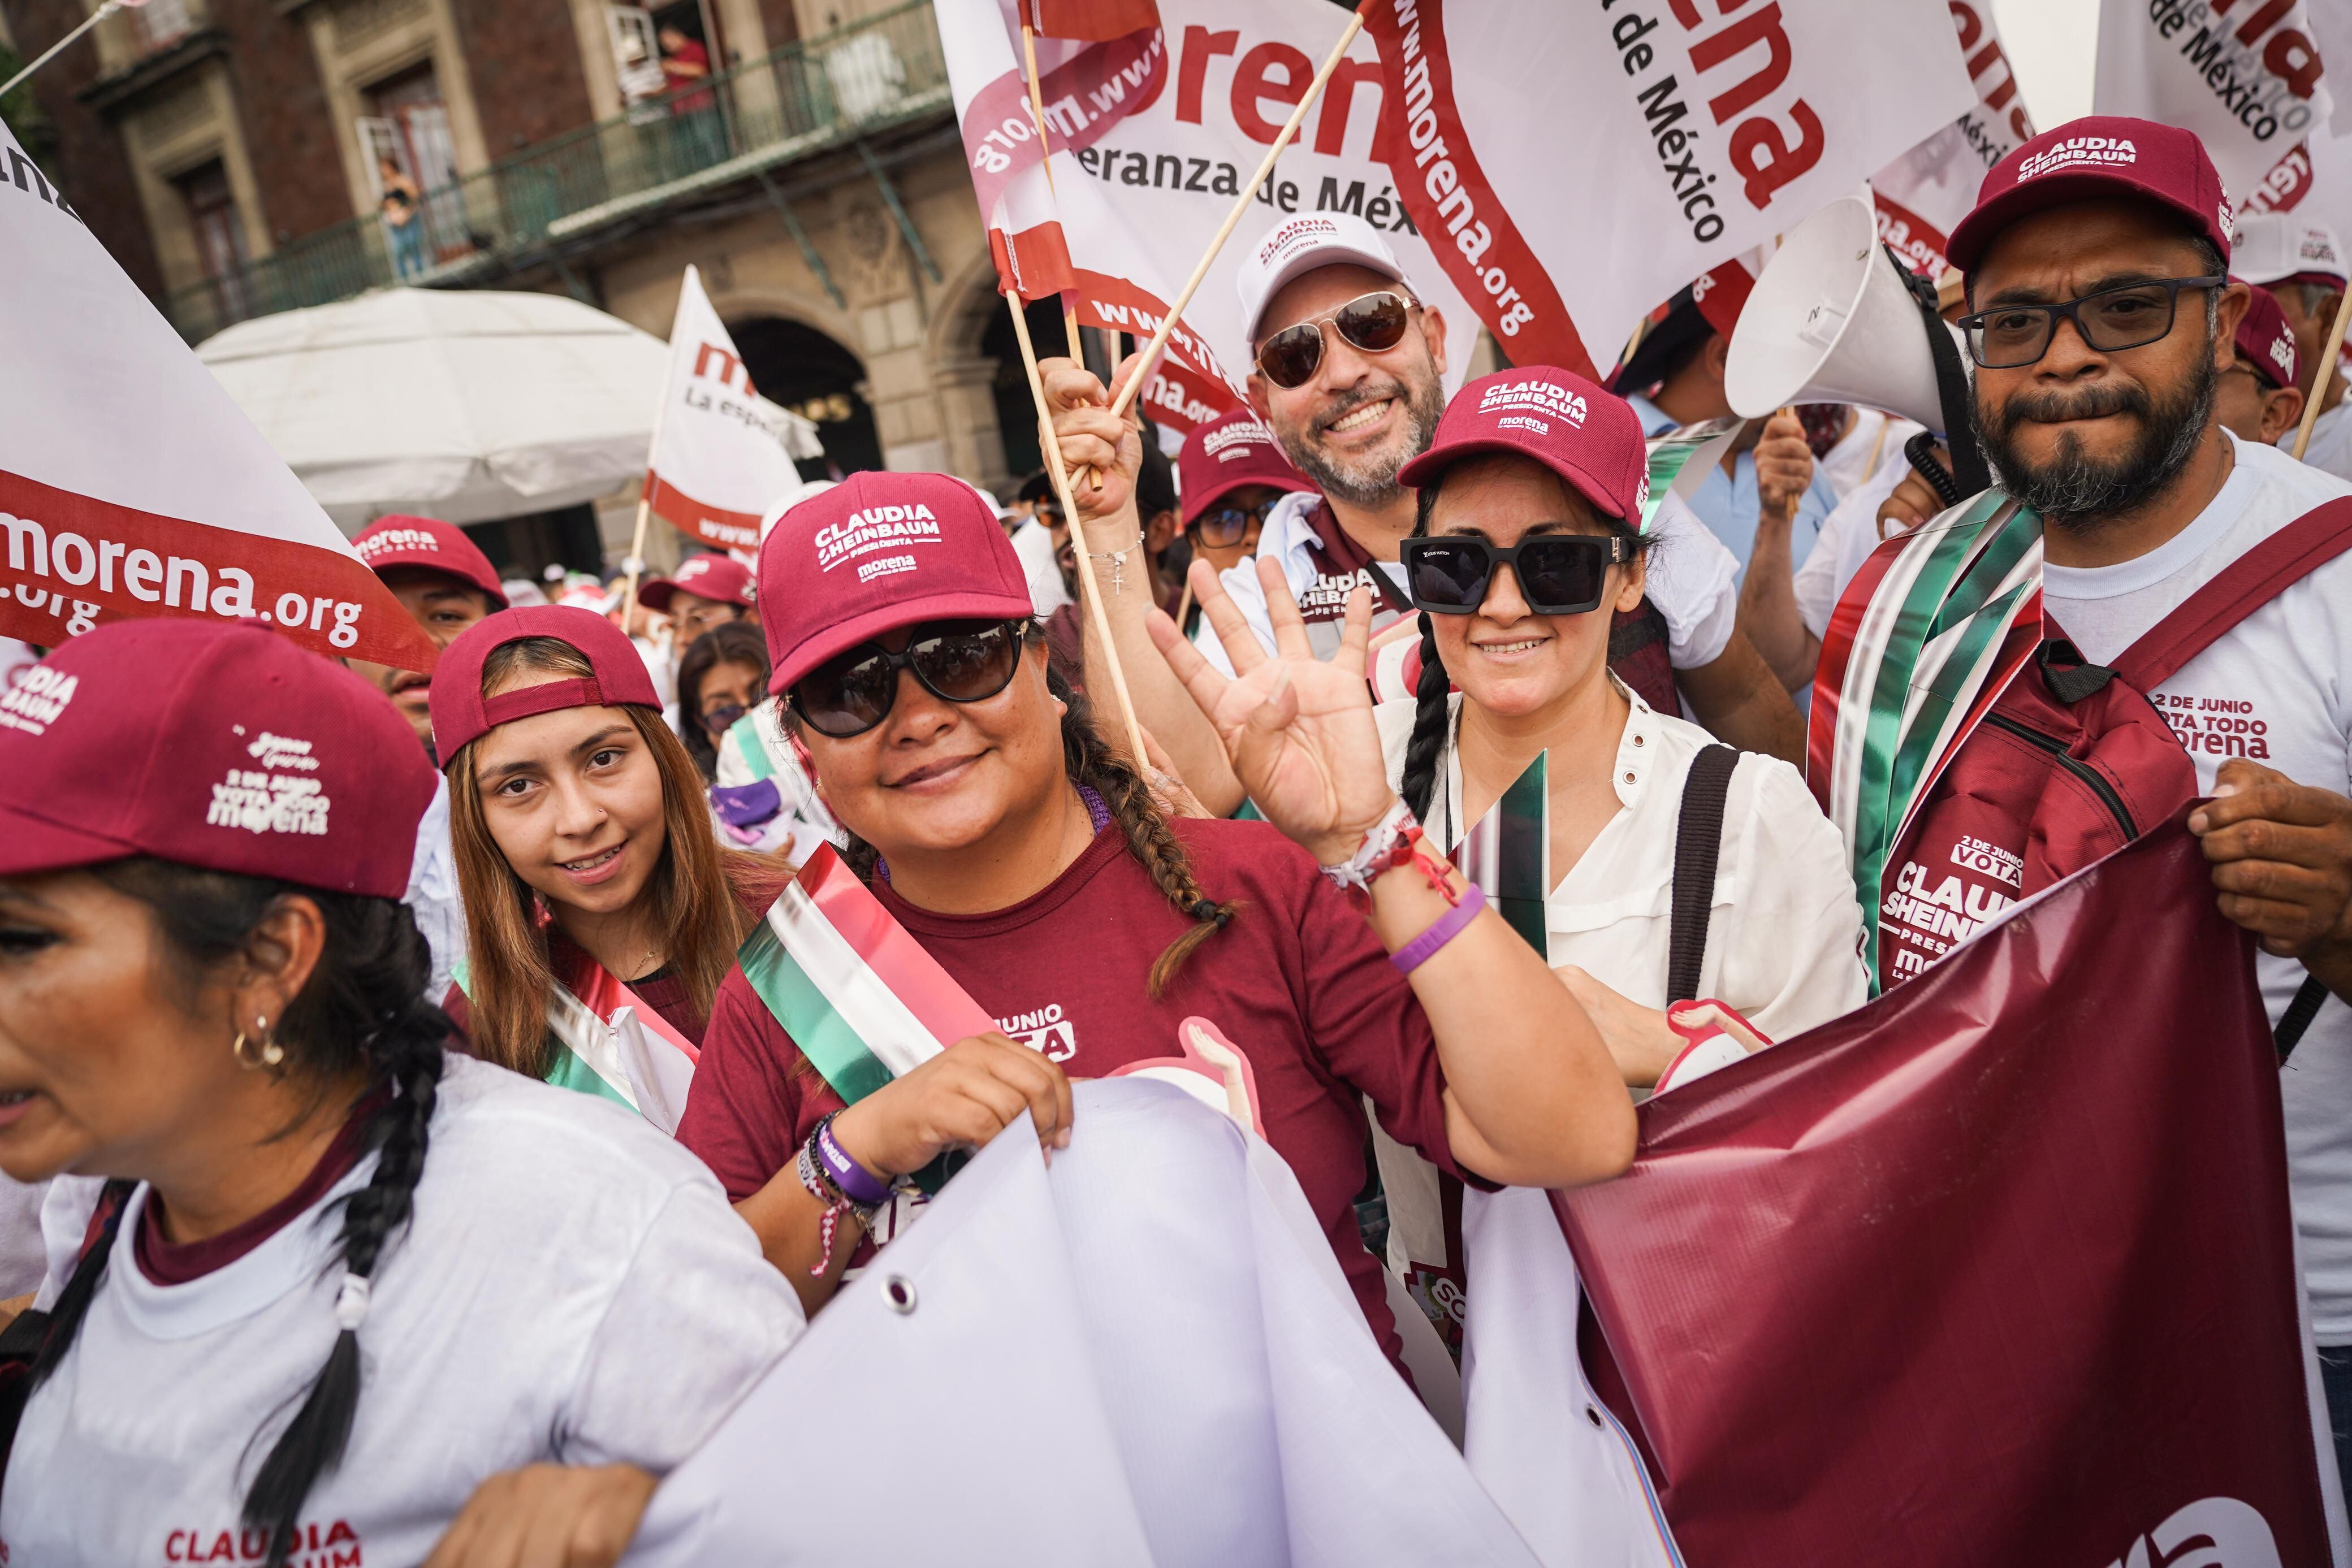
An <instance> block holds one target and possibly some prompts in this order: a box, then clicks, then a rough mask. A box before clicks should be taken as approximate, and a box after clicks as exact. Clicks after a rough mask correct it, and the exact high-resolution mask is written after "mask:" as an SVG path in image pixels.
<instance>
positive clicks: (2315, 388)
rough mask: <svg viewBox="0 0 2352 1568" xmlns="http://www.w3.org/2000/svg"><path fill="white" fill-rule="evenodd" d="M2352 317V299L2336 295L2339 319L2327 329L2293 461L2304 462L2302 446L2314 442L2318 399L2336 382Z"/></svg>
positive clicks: (2298, 431) (2305, 406)
mask: <svg viewBox="0 0 2352 1568" xmlns="http://www.w3.org/2000/svg"><path fill="white" fill-rule="evenodd" d="M2347 320H2352V298H2345V297H2344V296H2341V295H2339V296H2337V298H2336V319H2335V320H2334V321H2333V322H2331V323H2330V324H2329V326H2328V329H2327V351H2326V353H2324V354H2322V355H2320V356H2319V371H2318V373H2317V374H2316V375H2315V376H2313V377H2312V378H2311V395H2310V396H2309V397H2307V398H2305V400H2304V402H2303V427H2302V428H2301V429H2299V430H2297V431H2296V432H2295V433H2294V460H2295V461H2296V462H2297V463H2300V462H2302V461H2303V449H2304V448H2305V447H2306V446H2309V445H2310V444H2311V427H2312V425H2313V424H2315V423H2317V422H2318V419H2319V400H2320V399H2322V398H2324V397H2326V395H2327V389H2328V388H2329V387H2330V386H2332V385H2334V384H2335V382H2336V359H2337V357H2338V356H2339V355H2341V354H2342V353H2343V352H2344V324H2345V323H2346V322H2347Z"/></svg>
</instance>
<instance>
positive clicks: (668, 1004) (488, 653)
mask: <svg viewBox="0 0 2352 1568" xmlns="http://www.w3.org/2000/svg"><path fill="white" fill-rule="evenodd" d="M433 730H434V738H435V741H436V748H437V753H438V755H439V756H440V757H442V758H444V759H445V760H444V763H443V766H444V768H445V769H446V772H447V774H448V778H449V831H450V839H451V842H452V844H453V845H454V846H455V849H456V854H457V881H458V886H459V887H460V889H461V890H462V891H463V893H464V896H465V904H466V927H467V955H468V957H467V971H466V973H465V975H464V977H463V979H462V981H461V985H462V994H458V993H457V992H453V993H452V995H451V998H450V999H449V1003H448V1006H449V1008H450V1010H451V1012H452V1014H453V1015H454V1016H457V1018H458V1019H459V1021H460V1022H461V1024H462V1025H463V1026H464V1027H465V1028H466V1029H467V1032H468V1034H469V1035H470V1037H471V1039H472V1042H473V1049H474V1051H476V1053H477V1054H478V1055H480V1056H482V1057H484V1058H485V1059H487V1060H488V1061H495V1062H497V1063H499V1065H500V1066H502V1067H509V1068H512V1069H513V1070H515V1071H518V1072H523V1073H527V1074H529V1075H530V1076H532V1077H536V1078H545V1079H548V1080H549V1081H550V1082H556V1083H561V1084H563V1085H565V1086H566V1087H569V1088H575V1089H582V1090H585V1091H588V1092H592V1093H597V1094H603V1095H605V1096H607V1097H609V1098H612V1099H615V1100H619V1101H620V1102H622V1103H625V1104H627V1105H630V1106H632V1107H634V1108H635V1109H637V1110H638V1111H640V1112H642V1113H645V1114H646V1115H647V1116H648V1117H650V1118H652V1119H653V1120H654V1121H655V1122H656V1124H658V1125H660V1126H662V1128H663V1129H664V1130H665V1131H667V1130H669V1129H671V1128H674V1127H675V1126H676V1125H677V1113H678V1111H679V1110H680V1109H681V1108H682V1106H683V1104H684V1084H685V1079H686V1076H687V1075H688V1073H689V1072H690V1071H691V1064H692V1062H693V1060H694V1057H695V1055H696V1054H697V1048H698V1045H699V1042H700V1040H701V1038H702V1032H703V1025H704V1023H705V1021H706V1020H707V1019H709V1015H710V1000H711V997H712V994H713V993H714V992H716V991H717V989H718V988H719V981H720V980H721V979H722V978H724V977H725V976H726V974H727V971H728V970H729V968H730V967H732V966H733V964H734V961H735V949H736V947H737V946H738V945H739V944H740V943H741V941H742V940H743V937H744V936H745V935H746V934H747V933H748V932H749V930H750V929H751V925H752V923H753V921H754V920H755V919H756V918H757V916H758V913H759V911H760V910H761V909H764V908H765V907H766V906H767V904H768V903H769V901H770V900H771V899H772V898H773V897H774V896H775V893H776V889H777V888H778V887H780V886H781V885H782V882H783V879H784V876H785V874H786V872H785V868H784V867H783V865H782V862H778V861H776V860H775V859H773V858H772V857H770V856H766V855H760V854H754V853H751V852H746V851H742V850H735V849H728V848H722V847H721V846H720V845H719V842H718V841H717V839H716V837H715V836H714V834H713V831H712V828H711V822H710V817H709V804H708V800H707V798H706V797H705V795H704V793H703V787H702V779H701V777H700V775H699V774H698V772H697V770H696V768H695V766H694V760H693V758H690V757H689V756H688V754H687V750H686V747H685V746H684V745H683V744H681V743H680V741H679V740H678V738H677V735H676V733H675V732H673V731H672V730H671V729H670V727H669V726H668V725H667V724H665V723H664V722H663V721H662V716H661V709H660V706H658V699H657V698H656V695H655V694H654V689H653V683H652V681H651V679H650V678H649V677H648V676H647V675H646V669H645V664H644V663H643V661H641V660H640V659H639V658H638V657H637V655H636V651H635V648H634V647H633V646H632V645H631V644H630V643H629V642H628V640H627V639H626V638H625V637H624V636H623V635H622V634H621V632H619V631H618V630H617V629H616V628H615V627H614V625H613V624H612V623H611V622H609V621H607V620H605V619H604V617H603V616H600V615H597V614H595V613H593V612H589V611H585V610H577V609H567V608H565V607H563V606H562V605H546V606H541V607H536V608H531V609H525V610H509V611H503V612H500V613H499V614H497V615H493V616H490V617H489V618H488V619H487V620H485V621H483V622H480V623H479V624H478V625H477V626H475V627H474V628H473V629H472V630H470V631H468V632H467V633H466V634H465V635H464V636H463V637H460V638H459V639H458V640H457V642H456V643H451V644H450V646H449V650H448V652H447V653H444V654H443V655H442V657H441V667H440V669H439V670H438V671H437V672H436V680H435V682H434V688H433ZM623 1007H629V1008H631V1009H633V1013H634V1017H635V1019H636V1021H637V1023H638V1024H639V1025H641V1026H642V1027H643V1029H645V1030H650V1031H652V1035H653V1036H654V1037H655V1038H646V1037H644V1036H642V1035H639V1034H636V1033H634V1032H631V1033H627V1034H626V1035H625V1038H623V1039H622V1040H619V1042H618V1043H617V1045H616V1043H615V1041H614V1038H613V1035H614V1023H613V1019H614V1016H615V1015H616V1014H617V1012H618V1010H619V1009H621V1008H623ZM649 1015H650V1016H649Z"/></svg>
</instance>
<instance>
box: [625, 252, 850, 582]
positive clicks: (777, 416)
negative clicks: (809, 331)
mask: <svg viewBox="0 0 2352 1568" xmlns="http://www.w3.org/2000/svg"><path fill="white" fill-rule="evenodd" d="M821 455H824V448H823V447H822V446H820V445H819V444H817V440H816V435H815V432H814V427H813V426H812V425H811V424H810V423H809V422H808V421H806V420H804V419H802V418H801V417H800V416H799V415H798V414H795V413H792V412H791V411H790V410H788V409H783V408H780V407H778V406H777V405H776V404H774V403H772V402H769V401H768V400H767V399H766V398H763V397H761V395H760V392H759V389H758V388H757V387H754V386H753V385H752V384H751V374H750V372H749V371H745V370H744V368H743V357H742V356H741V355H740V354H739V353H737V352H736V350H735V340H734V339H732V338H730V337H729V336H728V335H727V324H726V323H725V322H723V321H721V320H719V312H718V311H716V310H714V309H712V308H711V305H710V297H709V295H707V294H705V293H704V292H703V291H702V277H701V275H700V274H699V273H698V272H697V271H695V269H694V268H693V267H691V266H689V267H688V268H687V269H686V281H685V282H684V284H682V285H681V286H680V287H679V289H678V294H677V316H676V317H675V318H674V319H672V321H671V323H670V329H669V384H668V389H667V391H666V392H664V393H663V402H662V409H661V413H659V415H658V416H657V418H656V424H655V436H654V450H653V457H652V460H651V461H650V462H649V463H648V464H647V465H646V499H647V503H648V504H649V505H650V506H651V507H652V508H653V510H654V511H655V512H656V513H657V514H658V515H659V516H661V517H666V518H667V519H668V521H669V522H670V524H671V526H673V527H674V528H677V530H678V531H679V532H680V533H682V534H684V535H686V536H687V538H690V539H693V540H695V541H696V542H698V543H700V544H705V545H709V547H710V548H711V549H723V550H735V551H738V552H741V553H743V554H744V556H745V558H746V559H749V555H750V552H751V551H755V550H757V549H759V548H760V518H761V515H762V514H763V513H765V512H766V511H767V509H768V506H769V504H770V503H771V502H772V501H774V500H775V499H776V498H777V497H780V496H784V495H789V494H790V493H791V492H792V491H793V490H794V489H796V488H798V487H799V486H800V482H801V476H800V470H799V469H798V468H795V467H794V466H793V458H794V457H796V456H797V457H817V456H821Z"/></svg>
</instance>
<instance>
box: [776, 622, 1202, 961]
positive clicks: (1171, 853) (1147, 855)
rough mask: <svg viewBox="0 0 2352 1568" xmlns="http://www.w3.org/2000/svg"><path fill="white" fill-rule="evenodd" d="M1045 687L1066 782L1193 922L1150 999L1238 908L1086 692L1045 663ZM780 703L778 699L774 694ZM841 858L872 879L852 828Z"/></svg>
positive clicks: (792, 719)
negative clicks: (1200, 870)
mask: <svg viewBox="0 0 2352 1568" xmlns="http://www.w3.org/2000/svg"><path fill="white" fill-rule="evenodd" d="M1044 637H1045V634H1044V633H1043V632H1039V631H1038V630H1037V627H1036V623H1035V622H1031V623H1030V627H1029V631H1028V634H1027V637H1026V638H1025V641H1026V642H1028V643H1038V642H1042V641H1044ZM1045 688H1046V690H1048V691H1049V692H1051V693H1052V694H1053V695H1055V697H1057V698H1059V699H1060V700H1061V702H1062V768H1063V771H1064V773H1065V774H1066V776H1067V777H1068V779H1069V780H1070V782H1071V783H1072V784H1074V785H1078V786H1081V787H1083V788H1086V789H1092V790H1094V792H1095V793H1096V794H1097V795H1100V796H1101V797H1102V800H1103V805H1104V806H1105V807H1106V808H1108V810H1109V811H1110V816H1111V821H1113V822H1115V823H1117V824H1118V831H1119V832H1120V834H1121V835H1122V836H1123V837H1125V839H1126V840H1127V850H1128V853H1129V854H1131V855H1133V856H1134V857H1135V859H1136V861H1137V862H1138V863H1139V864H1140V865H1141V866H1142V867H1143V869H1144V871H1145V872H1146V873H1148V874H1149V875H1150V878H1151V883H1152V885H1153V886H1154V887H1157V888H1158V889H1159V890H1160V896H1161V897H1163V898H1165V899H1167V900H1168V902H1169V903H1170V904H1173V905H1174V906H1175V907H1176V908H1177V909H1178V910H1179V911H1181V913H1182V914H1183V915H1184V916H1185V917H1186V918H1187V919H1189V920H1191V921H1192V923H1193V924H1192V928H1191V929H1190V930H1187V931H1186V932H1184V933H1183V934H1182V935H1181V936H1178V937H1177V938H1176V939H1175V940H1174V941H1173V942H1171V943H1170V944H1169V945H1168V946H1167V947H1166V948H1165V949H1164V950H1162V951H1161V953H1160V956H1159V957H1158V958H1156V959H1154V960H1153V961H1152V965H1151V975H1150V979H1149V981H1148V982H1147V983H1146V989H1147V991H1148V993H1149V994H1150V997H1151V998H1153V999H1154V1000H1158V999H1159V998H1160V997H1162V996H1164V995H1166V994H1167V991H1168V988H1169V987H1170V986H1171V984H1173V983H1174V981H1175V978H1176V971H1177V970H1178V969H1180V968H1181V967H1183V964H1184V960H1185V959H1187V958H1189V957H1191V956H1192V953H1193V952H1194V950H1195V949H1197V948H1198V947H1199V946H1201V945H1202V943H1204V942H1206V941H1207V940H1208V939H1209V938H1210V937H1212V936H1215V935H1216V934H1217V933H1218V932H1220V931H1223V929H1224V928H1225V927H1226V926H1227V925H1230V924H1231V923H1232V921H1233V918H1234V915H1238V914H1240V913H1241V911H1242V904H1241V902H1240V901H1239V900H1237V899H1228V900H1225V901H1224V902H1223V903H1220V902H1218V901H1217V900H1215V899H1213V898H1211V897H1209V896H1208V895H1207V894H1204V893H1202V891H1201V885H1200V883H1197V882H1195V881H1194V880H1193V878H1192V856H1191V855H1189V854H1187V853H1186V852H1185V850H1184V844H1183V841H1182V840H1181V839H1179V838H1178V837H1177V836H1176V834H1175V832H1174V831H1173V830H1172V829H1171V828H1170V827H1169V826H1168V819H1167V816H1166V815H1165V813H1163V812H1162V811H1161V810H1160V806H1159V803H1158V802H1157V801H1155V800H1153V799H1152V798H1151V787H1150V785H1149V784H1148V783H1146V782H1145V780H1144V778H1143V775H1142V774H1140V773H1139V772H1137V771H1136V769H1135V768H1132V767H1130V766H1129V763H1128V760H1127V758H1125V757H1124V756H1122V755H1121V754H1120V753H1119V752H1118V751H1117V750H1116V749H1114V748H1113V747H1111V746H1110V744H1109V743H1108V742H1107V741H1106V740H1104V739H1103V737H1102V735H1101V732H1100V731H1098V730H1097V728H1096V727H1095V720H1094V713H1093V710H1092V709H1090V708H1089V707H1088V706H1087V699H1086V696H1085V695H1084V694H1082V693H1080V692H1077V691H1076V690H1074V689H1073V688H1072V687H1071V686H1070V685H1069V683H1068V682H1066V681H1065V680H1063V679H1062V677H1061V675H1060V674H1058V673H1057V672H1055V671H1054V670H1052V669H1051V668H1050V667H1049V668H1048V670H1047V672H1046V675H1045ZM777 700H778V702H779V703H780V704H781V703H782V698H778V699H777ZM782 714H783V716H784V722H785V723H786V724H787V725H789V726H791V727H793V729H795V730H797V729H798V728H799V726H800V719H799V717H798V716H796V715H794V714H793V710H792V708H791V707H790V706H789V705H786V706H783V707H782ZM847 838H848V842H847V843H846V844H845V846H844V847H843V849H842V852H841V858H842V859H843V860H845V861H846V862H848V863H849V869H850V870H851V871H853V872H856V873H857V875H858V878H859V880H861V881H864V882H868V883H870V882H872V881H873V880H874V874H875V867H876V866H877V864H878V863H879V862H880V860H881V856H880V854H879V853H878V852H877V851H876V850H875V848H874V846H873V845H871V844H869V843H867V842H866V841H865V840H863V839H861V838H859V837H858V836H857V835H856V834H855V833H849V834H848V835H847Z"/></svg>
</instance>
